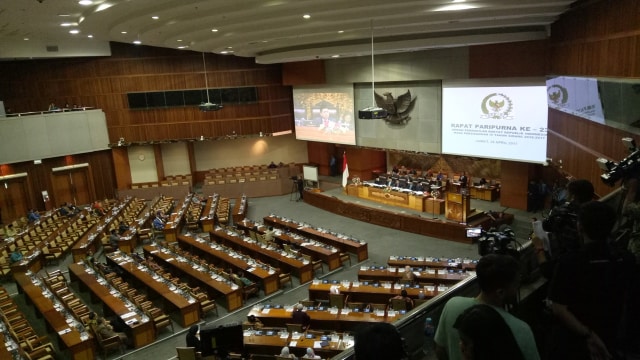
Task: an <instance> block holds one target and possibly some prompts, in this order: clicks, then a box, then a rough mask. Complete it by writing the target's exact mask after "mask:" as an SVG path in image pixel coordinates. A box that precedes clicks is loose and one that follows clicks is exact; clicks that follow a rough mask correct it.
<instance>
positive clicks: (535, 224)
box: [532, 220, 549, 251]
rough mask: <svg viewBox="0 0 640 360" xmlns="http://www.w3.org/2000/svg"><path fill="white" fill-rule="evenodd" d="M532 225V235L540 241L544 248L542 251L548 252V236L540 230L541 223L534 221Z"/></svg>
mask: <svg viewBox="0 0 640 360" xmlns="http://www.w3.org/2000/svg"><path fill="white" fill-rule="evenodd" d="M532 225H533V233H534V234H535V235H536V237H537V238H538V239H540V240H542V246H543V247H544V250H545V251H549V235H548V234H547V232H546V231H544V229H543V228H542V221H540V220H537V221H534V222H533V223H532Z"/></svg>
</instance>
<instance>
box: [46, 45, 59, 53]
mask: <svg viewBox="0 0 640 360" xmlns="http://www.w3.org/2000/svg"><path fill="white" fill-rule="evenodd" d="M58 51H59V49H58V45H47V52H58Z"/></svg>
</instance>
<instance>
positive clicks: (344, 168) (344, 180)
mask: <svg viewBox="0 0 640 360" xmlns="http://www.w3.org/2000/svg"><path fill="white" fill-rule="evenodd" d="M348 179H349V165H347V152H346V151H345V152H344V153H343V154H342V187H347V180H348Z"/></svg>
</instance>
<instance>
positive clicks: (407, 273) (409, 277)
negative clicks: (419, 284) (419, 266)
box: [400, 265, 416, 283]
mask: <svg viewBox="0 0 640 360" xmlns="http://www.w3.org/2000/svg"><path fill="white" fill-rule="evenodd" d="M415 278H416V277H415V274H414V273H413V271H412V269H411V266H409V265H407V266H405V267H404V272H403V273H402V277H401V278H400V280H404V281H405V283H406V282H407V281H409V282H411V283H413V281H414V280H415Z"/></svg>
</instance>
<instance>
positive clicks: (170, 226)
mask: <svg viewBox="0 0 640 360" xmlns="http://www.w3.org/2000/svg"><path fill="white" fill-rule="evenodd" d="M190 202H191V194H188V195H187V196H185V198H184V200H182V201H181V202H179V203H178V204H176V206H175V208H174V212H172V213H171V215H170V216H169V220H168V221H167V223H166V224H165V225H164V229H163V230H162V232H163V233H164V239H165V241H167V242H174V241H176V238H177V236H178V233H179V232H180V228H181V227H182V222H183V221H184V214H185V213H186V211H187V209H188V208H189V203H190Z"/></svg>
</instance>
